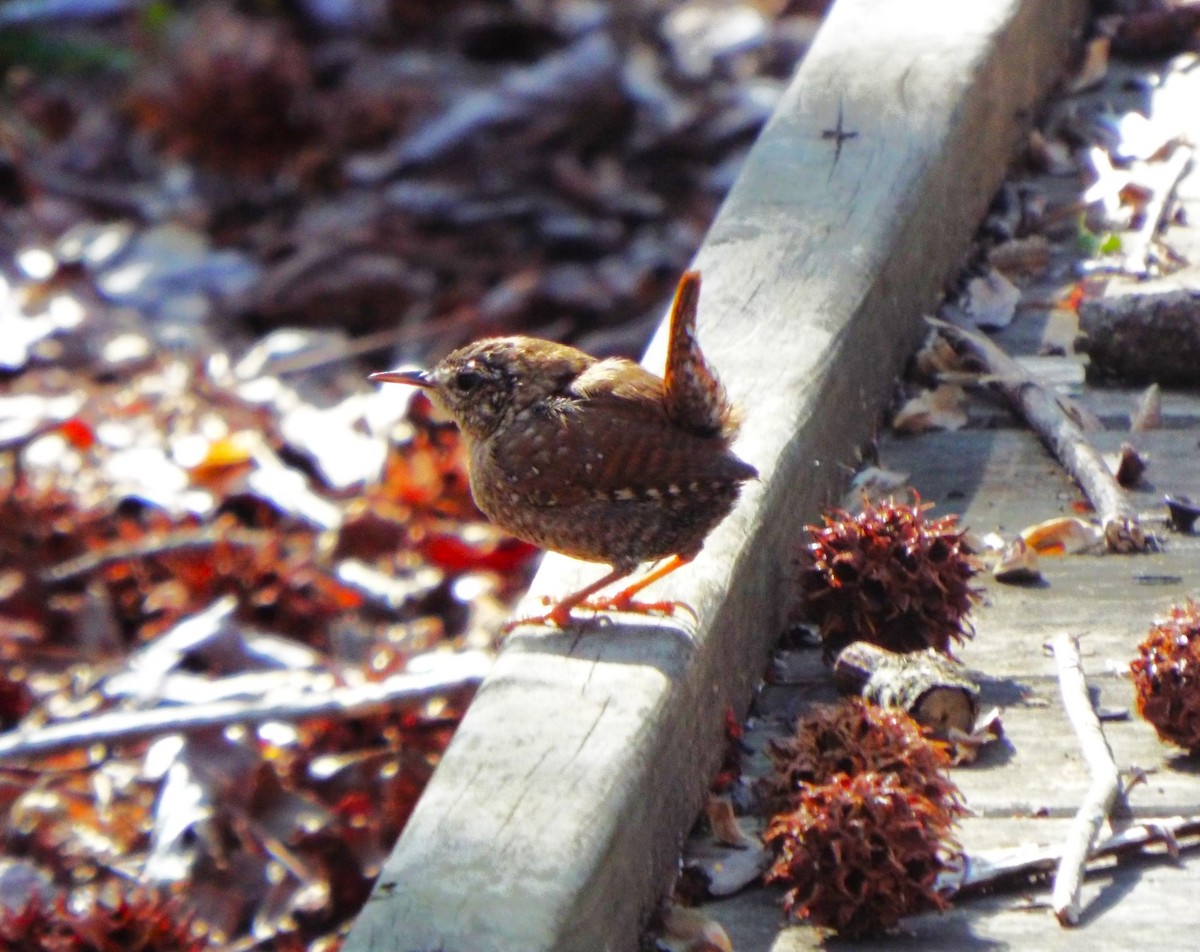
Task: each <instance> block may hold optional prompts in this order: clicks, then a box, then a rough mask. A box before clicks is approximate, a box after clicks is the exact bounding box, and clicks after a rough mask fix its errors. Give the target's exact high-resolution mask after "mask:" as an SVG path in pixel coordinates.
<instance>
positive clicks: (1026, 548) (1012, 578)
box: [992, 536, 1042, 585]
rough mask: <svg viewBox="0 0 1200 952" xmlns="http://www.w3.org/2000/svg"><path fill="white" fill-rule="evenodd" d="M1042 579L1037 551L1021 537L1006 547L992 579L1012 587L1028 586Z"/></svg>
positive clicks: (993, 571) (994, 569)
mask: <svg viewBox="0 0 1200 952" xmlns="http://www.w3.org/2000/svg"><path fill="white" fill-rule="evenodd" d="M1041 577H1042V570H1041V569H1039V568H1038V557H1037V551H1036V550H1035V549H1034V548H1033V547H1032V546H1030V545H1029V544H1028V543H1027V542H1026V541H1025V540H1024V539H1023V538H1020V537H1019V536H1018V537H1017V538H1016V539H1013V540H1012V542H1010V543H1009V544H1008V545H1007V546H1005V548H1004V551H1003V552H1002V553H1001V555H1000V561H999V562H997V563H996V567H995V568H993V569H992V578H994V579H995V580H996V581H997V582H1006V583H1008V584H1012V585H1027V584H1029V583H1030V582H1036V581H1038V580H1039V579H1041Z"/></svg>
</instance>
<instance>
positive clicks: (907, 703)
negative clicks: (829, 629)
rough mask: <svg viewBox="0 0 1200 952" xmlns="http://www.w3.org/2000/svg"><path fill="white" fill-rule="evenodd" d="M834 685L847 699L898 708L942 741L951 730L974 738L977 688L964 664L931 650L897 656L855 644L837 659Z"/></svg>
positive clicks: (874, 647)
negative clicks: (854, 697) (850, 695)
mask: <svg viewBox="0 0 1200 952" xmlns="http://www.w3.org/2000/svg"><path fill="white" fill-rule="evenodd" d="M833 680H834V683H835V684H836V685H837V688H838V690H839V691H841V692H842V693H843V694H857V695H860V696H861V697H863V698H865V699H866V700H868V701H870V702H871V703H872V704H878V705H879V706H880V707H897V708H900V709H901V710H903V711H906V712H908V714H909V715H910V716H911V717H912V718H913V720H915V721H916V722H917V723H918V724H920V725H922V726H923V727H927V728H929V729H930V730H931V731H933V732H934V734H935V735H936V736H939V737H945V736H946V735H947V734H948V732H949V731H950V730H951V729H952V728H957V729H958V730H959V731H961V732H962V733H963V734H970V733H971V730H972V728H974V726H975V716H976V715H977V714H978V713H979V687H978V686H977V685H976V684H975V683H974V682H973V681H972V680H971V679H970V677H969V676H968V675H967V674H966V671H965V669H964V668H963V667H962V665H960V664H957V663H955V662H953V661H951V660H950V659H949V658H947V657H946V656H945V655H942V654H938V653H937V652H936V651H934V650H932V649H930V650H929V651H924V652H911V653H907V654H898V653H896V652H892V651H888V650H886V649H885V648H880V647H879V646H878V645H873V644H870V643H869V642H866V641H856V642H854V643H853V644H849V645H847V646H846V647H845V648H843V649H842V651H841V653H840V654H839V655H838V656H837V660H836V661H835V662H834V665H833Z"/></svg>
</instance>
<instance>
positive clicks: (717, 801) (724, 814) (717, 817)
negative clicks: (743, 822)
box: [704, 795, 750, 848]
mask: <svg viewBox="0 0 1200 952" xmlns="http://www.w3.org/2000/svg"><path fill="white" fill-rule="evenodd" d="M704 813H705V815H706V816H707V817H708V822H709V824H710V825H711V826H712V832H713V839H715V840H716V841H717V842H718V843H721V844H722V845H724V846H734V847H738V848H743V847H746V846H749V845H750V838H749V837H747V836H746V834H745V833H743V832H742V828H741V826H739V825H738V818H737V816H736V815H735V814H734V812H733V802H732V801H731V800H730V799H729V797H717V796H712V795H709V797H708V799H707V800H706V801H705V803H704Z"/></svg>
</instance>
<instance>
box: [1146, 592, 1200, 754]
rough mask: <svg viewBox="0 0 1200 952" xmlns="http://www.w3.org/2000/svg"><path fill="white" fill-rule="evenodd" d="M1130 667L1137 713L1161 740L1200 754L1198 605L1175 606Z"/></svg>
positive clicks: (1190, 603)
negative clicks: (1152, 726) (1135, 695)
mask: <svg viewBox="0 0 1200 952" xmlns="http://www.w3.org/2000/svg"><path fill="white" fill-rule="evenodd" d="M1129 667H1130V670H1131V671H1132V672H1133V685H1134V688H1135V690H1136V691H1137V709H1138V713H1139V714H1141V715H1142V717H1144V718H1145V719H1146V720H1148V721H1149V722H1150V723H1151V724H1153V725H1154V729H1155V730H1156V731H1158V736H1159V737H1161V738H1162V739H1163V740H1165V741H1169V742H1170V743H1172V744H1178V745H1179V746H1180V747H1183V748H1185V749H1186V750H1187V751H1188V752H1189V753H1192V754H1197V753H1200V607H1197V605H1196V604H1195V603H1194V602H1192V601H1191V600H1190V599H1189V600H1188V601H1187V602H1185V603H1184V604H1182V605H1176V606H1175V607H1173V608H1172V609H1171V611H1170V613H1169V614H1168V615H1167V617H1166V619H1164V620H1163V621H1162V622H1160V623H1159V624H1157V625H1155V626H1154V627H1153V628H1151V629H1150V632H1149V634H1147V635H1146V638H1145V640H1144V641H1143V642H1142V643H1141V644H1140V645H1139V646H1138V656H1137V657H1136V658H1134V659H1133V661H1132V662H1131V663H1130V665H1129Z"/></svg>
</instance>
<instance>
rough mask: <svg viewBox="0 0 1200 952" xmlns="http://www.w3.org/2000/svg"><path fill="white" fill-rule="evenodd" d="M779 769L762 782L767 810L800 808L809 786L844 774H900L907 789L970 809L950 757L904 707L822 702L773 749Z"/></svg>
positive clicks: (951, 814) (951, 807) (956, 812)
mask: <svg viewBox="0 0 1200 952" xmlns="http://www.w3.org/2000/svg"><path fill="white" fill-rule="evenodd" d="M767 753H768V755H769V756H770V758H771V761H772V763H773V764H774V770H772V772H771V773H770V774H768V775H767V776H765V777H764V778H763V779H762V780H761V781H759V783H758V786H757V792H758V795H759V798H760V801H761V803H762V805H763V808H764V810H765V811H766V812H770V813H780V812H785V811H787V810H791V809H795V807H796V806H797V804H798V803H799V802H800V799H801V797H802V796H803V794H804V792H805V789H806V788H807V787H810V786H815V785H818V784H824V783H828V782H830V781H831V780H832V779H833V778H834V777H835V776H837V775H838V774H846V775H848V776H851V777H855V776H858V775H859V774H863V773H880V774H884V773H887V774H895V775H896V777H897V778H898V779H899V781H900V783H901V785H902V786H903V787H904V789H906V790H908V791H910V792H913V793H919V794H921V795H922V796H924V797H926V798H927V799H928V800H929V801H930V802H932V803H933V804H934V805H935V806H937V807H938V808H939V809H941V810H944V811H945V812H946V814H947V822H951V821H953V819H954V818H955V817H958V816H961V815H962V814H963V813H964V812H965V811H964V808H963V805H962V799H961V797H960V795H959V792H958V787H957V786H955V784H954V782H953V781H952V780H951V779H950V778H949V777H948V776H947V775H946V767H947V766H948V765H949V763H950V757H949V755H948V754H947V752H946V750H945V749H944V748H943V747H941V746H939V745H938V744H935V743H933V742H932V741H930V740H928V739H927V738H926V737H925V736H924V735H923V734H922V733H921V728H920V727H919V726H918V725H917V722H916V721H914V720H913V719H912V718H911V717H909V716H908V714H906V713H905V712H904V711H901V710H898V709H894V708H882V707H876V706H875V705H874V704H870V703H868V702H866V701H864V700H863V699H862V698H857V697H851V698H845V699H843V700H841V701H839V702H838V703H837V704H827V705H820V706H818V707H816V708H815V709H814V710H813V711H812V713H810V714H808V715H807V716H805V717H803V718H801V719H800V720H799V721H798V722H797V724H796V729H795V731H794V732H793V734H792V736H791V737H789V738H787V739H786V740H773V741H771V744H770V747H769V748H768V750H767Z"/></svg>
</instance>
